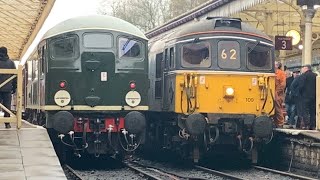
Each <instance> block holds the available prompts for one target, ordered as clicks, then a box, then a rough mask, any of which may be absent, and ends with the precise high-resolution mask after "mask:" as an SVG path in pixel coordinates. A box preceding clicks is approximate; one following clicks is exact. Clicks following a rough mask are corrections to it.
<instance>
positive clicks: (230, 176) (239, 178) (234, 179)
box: [194, 165, 245, 180]
mask: <svg viewBox="0 0 320 180" xmlns="http://www.w3.org/2000/svg"><path fill="white" fill-rule="evenodd" d="M194 168H196V169H200V170H202V171H205V172H209V173H212V174H215V175H218V176H222V177H225V178H229V179H233V180H245V179H244V178H241V177H237V176H233V175H231V174H228V173H224V172H221V171H217V170H213V169H209V168H206V167H202V166H198V165H195V166H194Z"/></svg>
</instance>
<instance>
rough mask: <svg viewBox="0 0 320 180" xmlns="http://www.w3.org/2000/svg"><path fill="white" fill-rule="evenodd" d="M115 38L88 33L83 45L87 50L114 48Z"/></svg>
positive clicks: (84, 36)
mask: <svg viewBox="0 0 320 180" xmlns="http://www.w3.org/2000/svg"><path fill="white" fill-rule="evenodd" d="M112 44H113V38H112V35H111V34H107V33H86V34H84V35H83V45H84V47H86V48H112Z"/></svg>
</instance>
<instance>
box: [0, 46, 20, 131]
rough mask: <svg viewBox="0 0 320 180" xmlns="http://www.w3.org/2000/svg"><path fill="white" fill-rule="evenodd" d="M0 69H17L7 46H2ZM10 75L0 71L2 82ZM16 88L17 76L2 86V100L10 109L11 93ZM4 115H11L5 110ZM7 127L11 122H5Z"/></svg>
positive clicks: (0, 80)
mask: <svg viewBox="0 0 320 180" xmlns="http://www.w3.org/2000/svg"><path fill="white" fill-rule="evenodd" d="M0 69H16V66H15V64H14V62H13V61H11V60H10V59H9V56H8V50H7V48H6V47H0ZM10 77H11V75H10V74H1V73H0V84H1V83H3V82H4V81H6V80H7V79H8V78H10ZM16 88H17V80H16V78H15V79H14V80H12V81H11V82H9V83H7V84H5V85H4V86H2V87H1V88H0V102H1V103H2V104H3V105H4V106H5V107H6V108H7V109H9V110H10V109H11V93H15V91H16ZM4 117H10V114H9V113H8V112H6V111H4ZM5 127H6V128H11V126H10V123H5Z"/></svg>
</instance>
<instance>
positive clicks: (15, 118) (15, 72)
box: [0, 65, 23, 129]
mask: <svg viewBox="0 0 320 180" xmlns="http://www.w3.org/2000/svg"><path fill="white" fill-rule="evenodd" d="M22 70H23V66H22V65H18V69H1V71H0V75H1V74H9V75H12V76H11V77H9V78H8V79H7V80H5V81H4V82H2V83H1V84H0V88H1V87H3V86H4V85H6V84H7V83H9V82H11V80H13V79H14V78H17V91H16V93H17V94H16V102H15V104H16V114H14V113H13V112H12V111H11V110H9V109H7V108H6V107H5V106H4V105H3V104H1V102H0V108H1V109H2V110H3V111H5V112H7V113H9V114H10V117H0V123H17V129H20V128H21V120H22V94H23V92H22V82H23V81H22V80H23V77H22Z"/></svg>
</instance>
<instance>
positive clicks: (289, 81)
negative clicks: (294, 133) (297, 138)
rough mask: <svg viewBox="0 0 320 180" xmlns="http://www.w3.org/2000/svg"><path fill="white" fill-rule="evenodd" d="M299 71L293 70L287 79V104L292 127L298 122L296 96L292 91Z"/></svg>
mask: <svg viewBox="0 0 320 180" xmlns="http://www.w3.org/2000/svg"><path fill="white" fill-rule="evenodd" d="M298 73H299V71H297V70H296V71H293V73H292V76H290V77H288V78H287V80H286V97H285V104H286V111H287V115H288V124H289V125H290V127H292V126H294V125H295V124H296V122H295V119H294V118H295V116H296V103H295V102H294V98H293V96H292V91H291V84H292V82H293V80H294V79H295V78H296V77H297V76H298Z"/></svg>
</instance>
